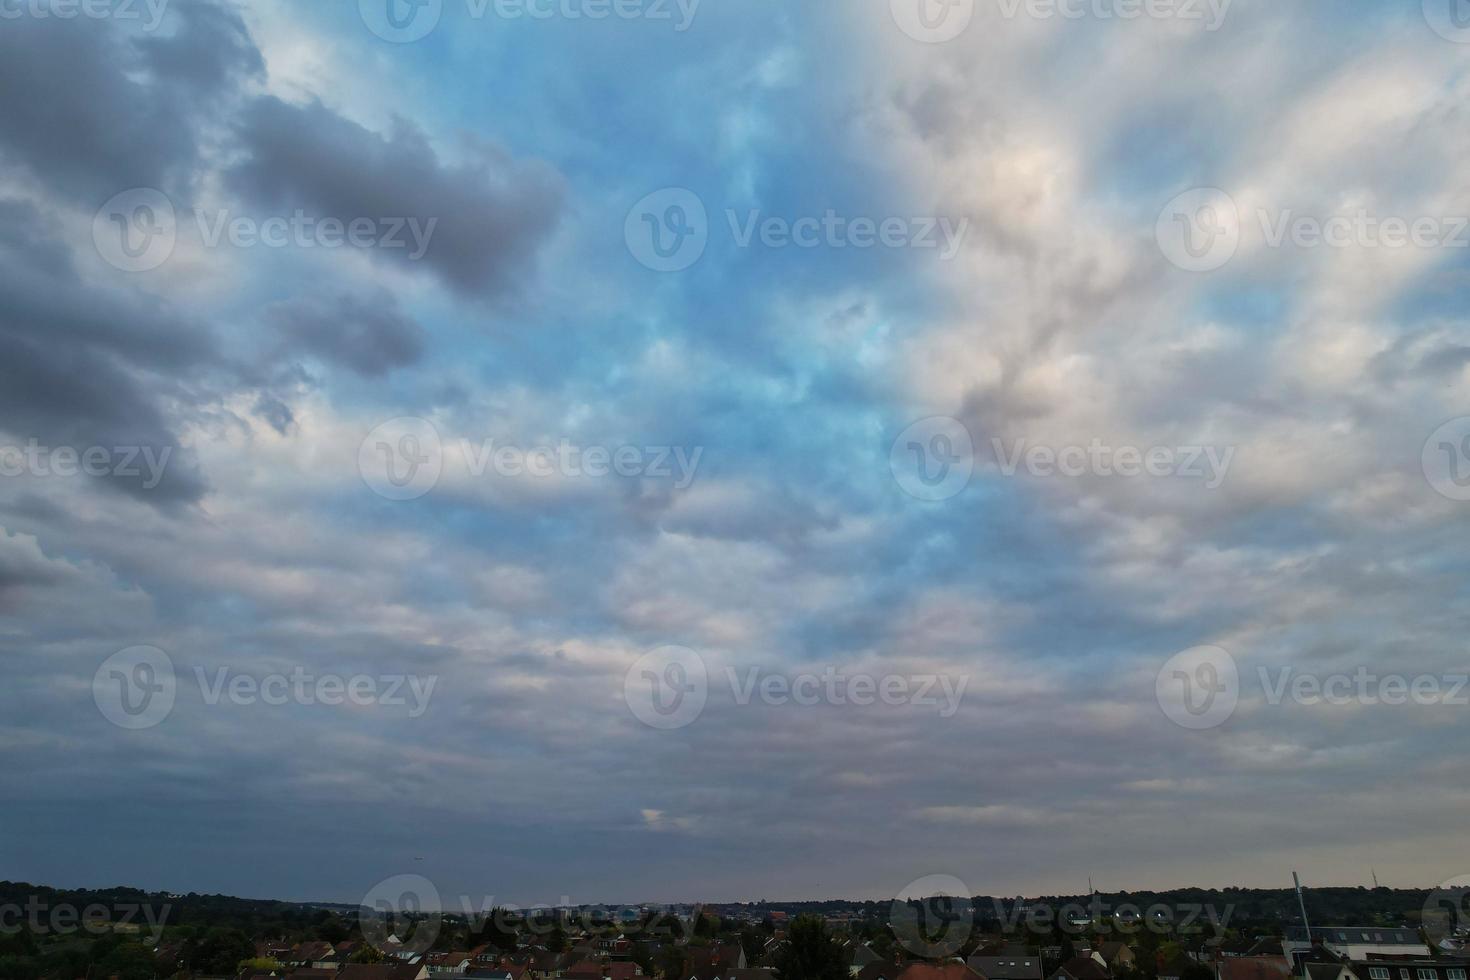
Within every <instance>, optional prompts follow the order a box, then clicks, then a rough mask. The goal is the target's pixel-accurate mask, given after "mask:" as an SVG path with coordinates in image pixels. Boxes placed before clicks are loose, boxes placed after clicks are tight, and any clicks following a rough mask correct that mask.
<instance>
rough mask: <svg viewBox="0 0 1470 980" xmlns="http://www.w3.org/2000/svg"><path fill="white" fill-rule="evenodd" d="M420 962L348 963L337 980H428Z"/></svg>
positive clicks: (425, 969) (427, 973) (424, 968)
mask: <svg viewBox="0 0 1470 980" xmlns="http://www.w3.org/2000/svg"><path fill="white" fill-rule="evenodd" d="M428 976H429V969H428V967H426V966H425V965H424V964H422V963H348V964H347V965H346V966H344V967H342V972H341V973H339V974H337V980H428Z"/></svg>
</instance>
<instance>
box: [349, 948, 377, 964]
mask: <svg viewBox="0 0 1470 980" xmlns="http://www.w3.org/2000/svg"><path fill="white" fill-rule="evenodd" d="M347 962H349V963H381V962H383V951H382V950H380V949H378V947H376V946H374V945H372V944H371V943H364V944H363V945H362V946H359V947H358V948H357V949H356V950H355V951H354V952H353V954H352V955H351V956H349V957H347Z"/></svg>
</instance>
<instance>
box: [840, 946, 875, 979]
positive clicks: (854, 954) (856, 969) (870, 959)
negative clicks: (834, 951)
mask: <svg viewBox="0 0 1470 980" xmlns="http://www.w3.org/2000/svg"><path fill="white" fill-rule="evenodd" d="M847 953H848V960H847V972H848V973H850V974H852V975H853V976H854V977H855V976H857V975H858V974H859V973H861V972H863V967H865V966H867V965H868V964H869V963H881V962H883V957H881V956H879V955H878V954H877V953H875V952H873V950H872V949H871V948H870V947H869V946H867V945H866V944H864V943H852V944H851V947H850V948H849V949H848V951H847Z"/></svg>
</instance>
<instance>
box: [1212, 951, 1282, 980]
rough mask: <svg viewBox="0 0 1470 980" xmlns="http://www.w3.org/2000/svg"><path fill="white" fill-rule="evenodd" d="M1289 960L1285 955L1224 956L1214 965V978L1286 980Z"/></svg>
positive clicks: (1222, 979) (1228, 979)
mask: <svg viewBox="0 0 1470 980" xmlns="http://www.w3.org/2000/svg"><path fill="white" fill-rule="evenodd" d="M1290 976H1291V961H1290V960H1288V959H1287V958H1286V957H1285V956H1226V957H1224V958H1222V959H1221V960H1220V962H1219V963H1218V964H1216V966H1215V978H1216V980H1286V978H1288V977H1290Z"/></svg>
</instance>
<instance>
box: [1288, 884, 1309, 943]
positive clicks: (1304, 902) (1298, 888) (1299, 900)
mask: <svg viewBox="0 0 1470 980" xmlns="http://www.w3.org/2000/svg"><path fill="white" fill-rule="evenodd" d="M1291 880H1292V881H1293V882H1295V883H1296V901H1297V905H1298V906H1300V907H1301V910H1302V928H1303V929H1305V930H1307V951H1308V952H1310V951H1311V949H1312V927H1311V926H1310V925H1309V924H1308V923H1307V900H1306V899H1305V898H1303V897H1302V880H1301V878H1299V877H1298V876H1297V873H1296V872H1295V871H1293V872H1292V873H1291Z"/></svg>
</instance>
